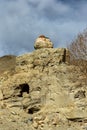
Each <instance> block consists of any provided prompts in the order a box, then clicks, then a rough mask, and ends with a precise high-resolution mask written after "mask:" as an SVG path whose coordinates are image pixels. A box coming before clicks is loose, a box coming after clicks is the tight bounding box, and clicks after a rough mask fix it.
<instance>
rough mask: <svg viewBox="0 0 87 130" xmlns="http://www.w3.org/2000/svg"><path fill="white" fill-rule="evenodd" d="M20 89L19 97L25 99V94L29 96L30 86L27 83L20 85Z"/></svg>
mask: <svg viewBox="0 0 87 130" xmlns="http://www.w3.org/2000/svg"><path fill="white" fill-rule="evenodd" d="M19 88H20V94H19V95H18V96H19V97H23V93H24V92H26V93H27V94H29V90H30V87H29V85H28V84H27V83H24V84H20V85H19Z"/></svg>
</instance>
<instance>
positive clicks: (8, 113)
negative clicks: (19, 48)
mask: <svg viewBox="0 0 87 130" xmlns="http://www.w3.org/2000/svg"><path fill="white" fill-rule="evenodd" d="M15 61H16V64H15V67H14V66H13V68H15V71H14V72H13V73H11V69H5V71H3V73H2V75H1V76H0V130H10V129H13V130H17V129H18V130H24V129H25V130H29V129H30V130H36V129H37V130H47V129H50V130H63V129H64V130H84V129H85V130H86V128H87V107H86V106H87V96H86V93H87V84H85V82H84V81H85V80H84V79H85V76H84V77H83V76H82V74H81V73H79V68H77V67H76V66H72V65H70V64H69V63H68V62H69V52H68V50H67V49H65V48H40V49H36V50H35V51H34V52H32V53H28V54H24V55H22V56H18V57H16V59H15ZM1 62H2V61H1Z"/></svg>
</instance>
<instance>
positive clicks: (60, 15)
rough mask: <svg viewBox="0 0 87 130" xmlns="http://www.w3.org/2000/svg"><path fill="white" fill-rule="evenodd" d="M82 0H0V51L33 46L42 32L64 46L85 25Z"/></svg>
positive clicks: (86, 4)
mask: <svg viewBox="0 0 87 130" xmlns="http://www.w3.org/2000/svg"><path fill="white" fill-rule="evenodd" d="M86 12H87V2H86V1H85V0H82V1H81V0H79V1H78V0H77V1H75V0H71V1H69V0H0V55H5V54H21V53H24V52H29V51H32V50H33V44H34V41H35V39H36V38H37V37H38V35H40V34H44V35H46V36H48V37H50V39H51V40H52V41H53V43H54V45H55V47H66V46H67V44H68V43H70V41H72V39H73V38H74V37H75V36H76V34H78V33H79V32H81V31H82V30H83V29H85V28H86V21H87V17H86Z"/></svg>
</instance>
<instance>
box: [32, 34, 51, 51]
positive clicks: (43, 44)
mask: <svg viewBox="0 0 87 130" xmlns="http://www.w3.org/2000/svg"><path fill="white" fill-rule="evenodd" d="M34 48H35V49H40V48H53V43H52V42H51V40H50V39H49V38H48V37H45V36H44V35H40V36H39V37H38V38H37V39H36V41H35V43H34Z"/></svg>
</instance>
